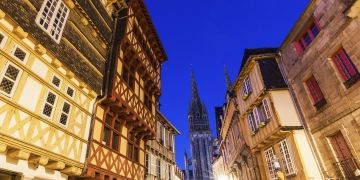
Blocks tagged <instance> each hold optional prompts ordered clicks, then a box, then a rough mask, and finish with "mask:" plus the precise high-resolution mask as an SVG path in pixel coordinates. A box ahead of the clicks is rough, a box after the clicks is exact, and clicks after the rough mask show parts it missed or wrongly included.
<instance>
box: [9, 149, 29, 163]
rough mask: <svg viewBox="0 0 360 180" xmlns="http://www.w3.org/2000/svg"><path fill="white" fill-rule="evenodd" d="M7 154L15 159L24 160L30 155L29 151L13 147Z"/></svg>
mask: <svg viewBox="0 0 360 180" xmlns="http://www.w3.org/2000/svg"><path fill="white" fill-rule="evenodd" d="M7 155H8V156H10V157H12V158H14V159H22V160H28V159H29V157H30V153H29V152H27V151H24V150H21V149H11V150H9V151H8V153H7Z"/></svg>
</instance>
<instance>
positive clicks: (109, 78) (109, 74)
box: [81, 7, 128, 176]
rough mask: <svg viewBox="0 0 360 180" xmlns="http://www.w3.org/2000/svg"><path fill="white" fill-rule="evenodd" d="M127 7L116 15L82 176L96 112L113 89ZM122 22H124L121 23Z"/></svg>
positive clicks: (84, 169) (82, 174) (92, 118)
mask: <svg viewBox="0 0 360 180" xmlns="http://www.w3.org/2000/svg"><path fill="white" fill-rule="evenodd" d="M126 8H127V7H124V8H122V9H119V10H117V11H116V12H115V13H114V15H113V18H114V24H113V33H112V36H111V37H112V38H111V42H110V45H111V46H110V52H109V55H108V58H107V61H106V64H105V72H104V81H103V85H102V90H101V93H100V95H99V96H98V97H97V98H96V101H95V103H94V105H93V112H92V116H91V124H90V133H89V136H88V144H87V150H86V156H85V166H84V168H83V171H82V173H81V176H84V175H86V173H87V169H88V161H89V154H90V145H91V142H92V140H93V128H94V124H95V118H96V110H97V107H98V106H99V105H100V104H101V103H102V102H103V101H104V100H106V99H107V98H108V97H109V96H110V95H111V94H109V93H110V92H111V89H112V82H113V74H114V71H115V63H116V60H117V58H118V53H117V52H118V51H119V49H120V41H121V39H122V37H123V34H124V33H123V31H124V28H125V25H126V21H125V19H126V18H127V17H128V16H127V12H126V10H125V9H126ZM121 20H123V21H122V22H121Z"/></svg>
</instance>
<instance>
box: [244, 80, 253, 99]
mask: <svg viewBox="0 0 360 180" xmlns="http://www.w3.org/2000/svg"><path fill="white" fill-rule="evenodd" d="M243 92H244V96H243V99H244V100H246V99H247V98H248V97H249V95H250V94H251V93H252V87H251V81H250V77H249V76H246V78H245V80H244V82H243Z"/></svg>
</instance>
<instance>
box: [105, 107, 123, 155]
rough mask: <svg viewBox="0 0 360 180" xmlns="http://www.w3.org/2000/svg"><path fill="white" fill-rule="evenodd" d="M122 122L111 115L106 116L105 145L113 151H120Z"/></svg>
mask: <svg viewBox="0 0 360 180" xmlns="http://www.w3.org/2000/svg"><path fill="white" fill-rule="evenodd" d="M120 129H121V125H120V121H119V119H116V118H114V117H113V116H112V115H111V114H110V113H107V114H106V115H105V124H104V129H103V139H102V143H103V145H106V146H108V147H111V149H113V150H115V151H118V150H119V145H120Z"/></svg>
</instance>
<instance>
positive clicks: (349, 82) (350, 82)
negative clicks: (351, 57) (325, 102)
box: [344, 73, 360, 89]
mask: <svg viewBox="0 0 360 180" xmlns="http://www.w3.org/2000/svg"><path fill="white" fill-rule="evenodd" d="M359 80H360V74H359V73H357V74H356V75H355V76H353V77H351V78H350V79H349V80H347V81H345V82H344V86H345V87H346V89H349V88H350V87H351V86H352V85H354V84H355V83H356V82H358V81H359Z"/></svg>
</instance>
